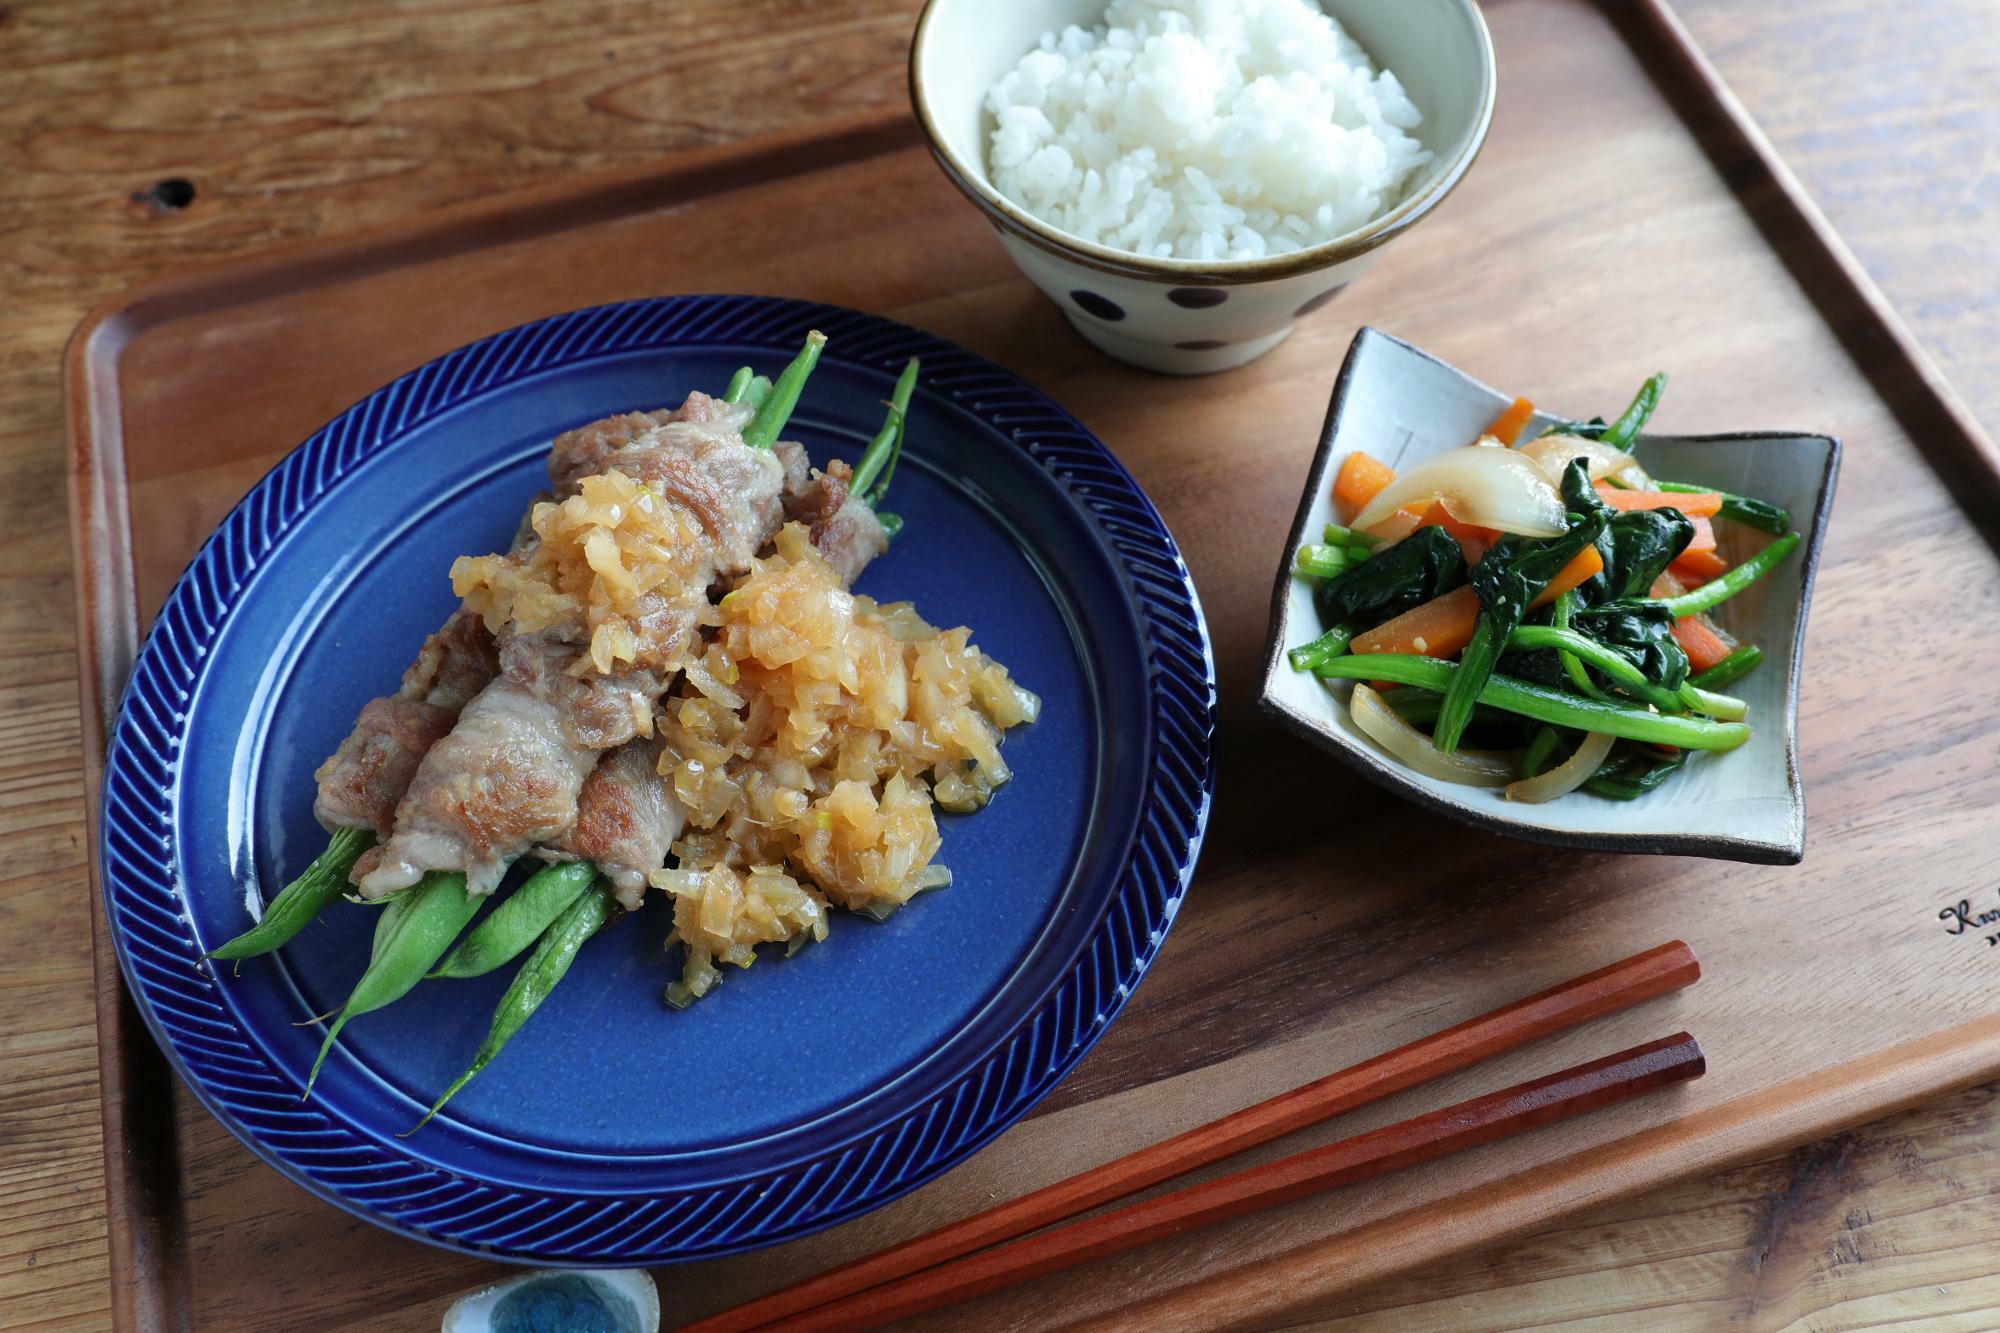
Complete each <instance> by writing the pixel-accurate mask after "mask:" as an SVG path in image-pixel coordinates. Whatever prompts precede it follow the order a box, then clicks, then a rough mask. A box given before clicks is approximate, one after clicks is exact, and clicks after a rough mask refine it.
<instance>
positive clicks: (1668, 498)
mask: <svg viewBox="0 0 2000 1333" xmlns="http://www.w3.org/2000/svg"><path fill="white" fill-rule="evenodd" d="M1597 495H1598V498H1599V499H1601V500H1603V501H1604V503H1606V504H1608V505H1610V506H1611V507H1612V508H1613V509H1618V510H1632V509H1678V510H1680V511H1681V512H1682V513H1683V514H1686V515H1687V516H1688V517H1689V518H1710V517H1712V516H1714V515H1716V514H1719V513H1721V512H1722V496H1721V495H1720V494H1719V493H1717V492H1715V491H1621V490H1619V489H1618V488H1617V487H1616V486H1610V485H1607V484H1605V483H1604V482H1601V481H1600V482H1598V483H1597Z"/></svg>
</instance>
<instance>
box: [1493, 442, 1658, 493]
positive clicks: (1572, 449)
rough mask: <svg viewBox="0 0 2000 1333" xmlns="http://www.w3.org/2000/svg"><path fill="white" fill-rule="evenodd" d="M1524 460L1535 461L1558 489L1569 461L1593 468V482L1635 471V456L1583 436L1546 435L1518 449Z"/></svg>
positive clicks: (1591, 476)
mask: <svg viewBox="0 0 2000 1333" xmlns="http://www.w3.org/2000/svg"><path fill="white" fill-rule="evenodd" d="M1516 452H1517V453H1519V454H1520V455H1521V456H1522V457H1523V458H1532V459H1534V460H1535V461H1536V462H1537V463H1540V464H1541V465H1542V471H1544V472H1546V473H1547V474H1548V477H1549V480H1550V481H1553V482H1555V483H1556V484H1557V485H1558V486H1560V485H1561V484H1562V479H1563V470H1564V469H1565V468H1567V467H1568V466H1569V465H1570V460H1571V459H1575V458H1581V459H1582V460H1583V461H1584V462H1585V463H1586V464H1588V465H1589V467H1590V479H1591V480H1592V481H1603V480H1604V479H1605V478H1606V477H1609V476H1613V475H1615V474H1617V473H1620V472H1624V471H1626V470H1627V469H1628V468H1635V467H1637V466H1638V464H1637V463H1635V462H1633V461H1632V455H1630V454H1628V453H1626V452H1625V451H1624V450H1622V449H1613V448H1612V447H1611V446H1610V445H1608V444H1606V443H1605V442H1604V441H1602V440H1586V439H1585V438H1583V436H1581V435H1544V436H1542V437H1541V438H1540V439H1535V440H1529V441H1528V442H1527V443H1526V444H1524V445H1522V446H1521V447H1520V449H1518V450H1516Z"/></svg>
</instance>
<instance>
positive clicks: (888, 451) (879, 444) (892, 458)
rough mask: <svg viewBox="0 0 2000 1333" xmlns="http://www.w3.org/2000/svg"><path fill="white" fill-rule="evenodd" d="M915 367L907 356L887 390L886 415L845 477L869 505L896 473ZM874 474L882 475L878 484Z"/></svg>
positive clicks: (878, 499)
mask: <svg viewBox="0 0 2000 1333" xmlns="http://www.w3.org/2000/svg"><path fill="white" fill-rule="evenodd" d="M917 369H918V362H917V359H916V358H915V357H911V358H910V363H909V364H908V365H906V366H904V367H903V373H902V374H900V375H898V376H897V377H896V387H895V388H894V389H893V390H891V391H890V394H889V414H888V417H887V419H886V420H884V421H883V423H882V429H881V430H879V431H876V432H875V438H874V439H872V440H870V441H869V442H868V447H867V448H866V449H863V450H862V451H861V460H860V461H859V462H858V463H856V464H855V465H854V476H853V477H852V478H850V479H849V481H848V489H849V490H850V491H851V492H852V493H853V494H855V495H858V496H860V497H861V500H862V503H864V504H866V505H867V506H868V507H869V508H871V509H873V508H874V507H875V506H876V505H878V504H880V503H882V499H883V497H884V496H886V495H887V494H888V493H889V479H890V478H891V477H893V476H895V475H896V460H897V459H899V458H901V457H902V456H903V435H904V431H905V428H906V426H907V424H908V421H909V415H910V395H911V394H913V393H915V392H916V388H917ZM877 476H880V477H881V479H882V480H881V484H880V485H877V484H876V481H875V479H876V477H877Z"/></svg>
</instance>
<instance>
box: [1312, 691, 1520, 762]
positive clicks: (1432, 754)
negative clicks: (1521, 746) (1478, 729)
mask: <svg viewBox="0 0 2000 1333" xmlns="http://www.w3.org/2000/svg"><path fill="white" fill-rule="evenodd" d="M1347 711H1348V712H1349V713H1351V714H1352V715H1353V717H1354V725H1355V726H1357V727H1359V728H1361V730H1362V732H1363V733H1365V734H1366V735H1367V737H1368V738H1369V739H1370V740H1372V741H1374V742H1375V743H1376V744H1377V745H1379V746H1381V747H1382V748H1383V749H1385V750H1387V751H1388V752H1389V753H1390V754H1392V755H1394V756H1396V758H1398V759H1400V760H1402V761H1403V762H1404V763H1405V764H1407V765H1409V766H1410V767H1411V768H1413V769H1415V770H1416V771H1417V772H1419V773H1421V774H1423V775H1424V776H1425V777H1427V778H1436V779H1437V780H1438V781H1439V782H1456V783H1458V784H1459V785H1461V786H1465V787H1504V786H1506V785H1507V784H1508V783H1509V782H1511V781H1513V780H1514V773H1515V760H1514V759H1513V758H1512V757H1511V756H1508V755H1504V754H1496V753H1494V752H1493V751H1491V750H1460V751H1458V752H1457V753H1455V754H1446V753H1445V752H1444V751H1442V750H1440V749H1438V748H1437V746H1435V745H1433V744H1431V738H1430V737H1428V736H1426V735H1424V733H1423V732H1421V731H1418V730H1417V729H1416V728H1415V727H1413V726H1411V725H1410V724H1409V723H1407V722H1405V721H1403V719H1402V718H1401V717H1400V716H1398V714H1397V712H1396V710H1395V709H1393V708H1391V707H1389V701H1388V700H1387V699H1384V698H1383V697H1382V696H1381V695H1379V694H1377V693H1376V692H1375V691H1374V690H1372V689H1370V688H1369V687H1368V686H1366V685H1360V684H1357V685H1356V686H1355V687H1354V695H1353V697H1352V698H1351V699H1350V700H1349V701H1348V705H1347Z"/></svg>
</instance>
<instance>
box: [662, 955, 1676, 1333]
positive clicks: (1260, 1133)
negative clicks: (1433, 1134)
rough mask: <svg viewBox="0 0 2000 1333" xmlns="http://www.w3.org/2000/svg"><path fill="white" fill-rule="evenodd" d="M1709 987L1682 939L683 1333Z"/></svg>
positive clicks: (727, 1323)
mask: <svg viewBox="0 0 2000 1333" xmlns="http://www.w3.org/2000/svg"><path fill="white" fill-rule="evenodd" d="M1700 976H1701V964H1700V963H1699V962H1697V961H1696V960H1695V956H1694V953H1693V951H1692V950H1690V949H1689V948H1688V947H1687V945H1685V944H1683V943H1682V942H1681V941H1679V940H1674V941H1672V942H1671V943H1668V944H1662V945H1660V946H1659V947H1658V948H1655V949H1648V950H1647V951H1646V952H1644V953H1641V954H1634V955H1633V956H1632V957H1630V958H1627V959H1624V960H1622V961H1620V962H1616V963H1613V964H1611V966H1609V967H1605V968H1600V969H1598V970H1597V971H1595V972H1592V973H1589V974H1588V975H1586V976H1581V977H1578V978H1576V979H1575V980H1573V981H1566V982H1564V983H1563V984H1562V985H1560V986H1554V987H1551V988H1550V989H1548V990H1545V991H1541V992H1538V993H1537V994H1534V995H1530V996H1528V997H1527V998H1526V999H1523V1000H1516V1001H1515V1002H1514V1003H1512V1004H1510V1005H1506V1006H1505V1007H1503V1008H1500V1009H1495V1010H1494V1011H1493V1012H1491V1013H1488V1014H1482V1015H1480V1016H1479V1017H1478V1018H1473V1019H1468V1020H1467V1021H1465V1022H1463V1023H1460V1024H1458V1025H1457V1026H1455V1027H1449V1028H1446V1029H1445V1030H1444V1031H1442V1032H1436V1033H1433V1034H1431V1035H1430V1036H1427V1037H1420V1038H1418V1039H1417V1040H1416V1041H1413V1042H1410V1043H1409V1044H1408V1045H1405V1046H1399V1047H1397V1048H1396V1049H1395V1050H1393V1051H1388V1052H1385V1053H1384V1054H1382V1055H1378V1056H1375V1057H1373V1058H1372V1059H1368V1060H1364V1061H1362V1062H1361V1063H1360V1064H1357V1065H1352V1066H1350V1067H1348V1068H1346V1069H1343V1070H1340V1071H1339V1072H1337V1073H1333V1074H1329V1075H1327V1076H1326V1077H1325V1078H1322V1079H1318V1080H1316V1081H1315V1082H1312V1083H1308V1084H1305V1085H1304V1086H1303V1087H1298V1088H1293V1089H1292V1090H1291V1091H1289V1092H1284V1093H1280V1094H1278V1095H1277V1096H1275V1097H1272V1098H1270V1099H1269V1100H1267V1101H1262V1102H1259V1103H1257V1104H1256V1105H1255V1106H1249V1107H1245V1108H1244V1109H1243V1110H1241V1111H1237V1112H1235V1113H1233V1114H1231V1115H1226V1116H1223V1117H1222V1118H1221V1119H1219V1120H1215V1121H1211V1122H1210V1123H1208V1124H1206V1125H1202V1126H1199V1127H1198V1128H1195V1129H1191V1130H1188V1131H1187V1132H1186V1133H1184V1134H1180V1135H1177V1136H1175V1137H1174V1138H1171V1139H1167V1140H1165V1141H1163V1142H1161V1143H1156V1144H1153V1145H1152V1146H1150V1147H1147V1148H1142V1149H1140V1150H1139V1151H1137V1152H1134V1153H1130V1154H1128V1155H1126V1156H1124V1157H1120V1158H1118V1159H1116V1160H1115V1161H1110V1162H1106V1163H1104V1164H1103V1165H1102V1166H1098V1167H1093V1168H1092V1169H1090V1170H1088V1171H1085V1172H1082V1173H1081V1174H1079V1175H1075V1176H1071V1177H1070V1178H1069V1179H1067V1180H1061V1181H1057V1182H1056V1183H1055V1184H1053V1185H1049V1186H1046V1187H1044V1188H1042V1189H1039V1190H1036V1191H1034V1192H1033V1193H1032V1194H1024V1195H1022V1196H1021V1197H1020V1198H1018V1199H1013V1200H1010V1201H1009V1202H1007V1203H1003V1204H1000V1205H999V1206H998V1207H995V1208H990V1209H988V1210H986V1211H985V1212H982V1213H978V1214H975V1215H974V1216H972V1217H968V1218H963V1219H961V1220H960V1221H957V1222H953V1223H949V1224H948V1225H946V1226H943V1227H939V1228H938V1229H937V1230H935V1231H931V1232H927V1233H925V1234H924V1235H921V1236H917V1237H914V1238H912V1239H910V1240H907V1241H904V1242H903V1243H902V1244H900V1245H894V1246H891V1247H890V1248H889V1249H886V1250H883V1251H881V1252H880V1253H877V1254H872V1255H869V1256H867V1257H866V1258H863V1259H858V1260H856V1261H854V1262H853V1263H849V1264H845V1265H842V1266H841V1267H839V1268H834V1269H830V1270H828V1271H827V1272H825V1273H821V1274H819V1275H817V1276H815V1277H811V1278H807V1279H806V1280H805V1281H803V1282H800V1283H797V1284H795V1285H793V1286H790V1287H786V1288H784V1289H782V1290H780V1291H775V1292H772V1293H771V1294H769V1295H767V1296H762V1297H759V1298H758V1299H756V1300H754V1301H749V1302H747V1303H745V1304H743V1305H739V1306H737V1307H735V1308H734V1309H731V1310H725V1311H722V1312H721V1313H719V1314H715V1315H711V1316H710V1317H708V1318H707V1319H703V1320H699V1321H697V1322H695V1323H693V1324H689V1325H687V1326H686V1328H685V1329H684V1330H683V1333H744V1330H748V1329H753V1328H759V1327H762V1326H764V1325H766V1324H772V1323H776V1322H779V1321H781V1320H790V1319H792V1318H793V1317H795V1316H797V1315H800V1314H803V1313H804V1312H806V1311H808V1310H811V1309H813V1308H815V1307H817V1306H821V1305H826V1304H828V1303H829V1302H833V1301H838V1300H841V1299H843V1298H845V1297H848V1296H852V1295H854V1294H855V1293H857V1292H861V1291H865V1290H867V1289H868V1288H871V1287H876V1286H879V1285H881V1284H883V1283H887V1282H893V1281H895V1280H897V1279H899V1278H903V1277H907V1276H909V1275H910V1274H913V1273H918V1272H921V1271H923V1270H924V1269H928V1268H932V1267H935V1266H936V1265H938V1264H942V1263H945V1262H947V1261H949V1260H952V1259H956V1258H958V1257H959V1256H961V1255H966V1254H970V1253H972V1252H973V1251H975V1250H983V1249H986V1248H987V1247H989V1246H993V1245H998V1244H1000V1243H1001V1242H1003V1241H1008V1240H1012V1239H1014V1238H1015V1237H1017V1236H1023V1235H1026V1234H1027V1233H1028V1232H1030V1231H1036V1230H1039V1229H1040V1228H1042V1227H1045V1226H1049V1225H1051V1224H1052V1223H1056V1222H1060V1221H1063V1220H1065V1219H1067V1218H1071V1217H1075V1216H1076V1215H1077V1214H1079V1213H1085V1212H1088V1211H1090V1210H1091V1209H1093V1208H1096V1207H1099V1206H1101V1205H1103V1204H1106V1203H1109V1202H1111V1201H1112V1200H1114V1199H1122V1198H1124V1197H1125V1196H1127V1195H1129V1194H1135V1193H1137V1192H1138V1191H1140V1190H1143V1189H1149V1188H1151V1187H1152V1186H1154V1185H1157V1184H1160V1183H1161V1182H1162V1181H1167V1180H1171V1179H1173V1178H1174V1177H1175V1176H1179V1175H1184V1174H1186V1173H1187V1172H1189V1171H1193V1170H1196V1169H1197V1168H1199V1167H1203V1166H1207V1165H1210V1164H1211V1163H1214V1162H1219V1161H1221V1160H1223V1159H1224V1158H1226V1157H1231V1156H1234V1155H1235V1154H1237V1153H1240V1152H1243V1151H1245V1150H1247V1149H1250V1148H1254V1147H1256V1146H1258V1145H1259V1144H1264V1143H1269V1142H1271V1141H1273V1140H1275V1139H1279V1138H1282V1137H1284V1136H1285V1135H1287V1134H1291V1133H1293V1132H1295V1131H1297V1130H1300V1129H1304V1128H1305V1127H1307V1126H1308V1125H1314V1124H1317V1123H1319V1122H1320V1121H1322V1120H1326V1119H1329V1118H1331V1117H1333V1116H1336V1115H1340V1114H1343V1113H1345V1112H1347V1111H1351V1110H1353V1109H1355V1108H1356V1107H1359V1106H1366V1105H1367V1104H1368V1103H1370V1102H1374V1101H1378V1100H1380V1099H1381V1098H1384V1097H1387V1096H1389V1095H1391V1094H1392V1093H1397V1092H1401V1091H1403V1090H1404V1089H1406V1088H1411V1087H1415V1086H1416V1085H1418V1084H1420V1083H1425V1082H1428V1081H1430V1080H1431V1079H1434V1078H1439V1077H1442V1076H1443V1075H1445V1074H1449V1073H1454V1072H1456V1071H1458V1070H1461V1069H1465V1068H1468V1067H1470V1066H1472V1065H1475V1064H1477V1063H1479V1062H1480V1061H1481V1060H1485V1059H1487V1058H1488V1057H1490V1056H1494V1055H1498V1054H1500V1053H1502V1052H1504V1051H1511V1050H1513V1049H1515V1048H1517V1047H1520V1046H1524V1045H1526V1044H1527V1043H1529V1042H1531V1041H1535V1040H1538V1039H1539V1038H1542V1037H1547V1036H1551V1035H1553V1034H1555V1033H1557V1032H1562V1031H1566V1030H1567V1029H1569V1028H1572V1027H1575V1026H1576V1025H1578V1024H1579V1023H1585V1022H1589V1021H1590V1020H1592V1019H1595V1018H1601V1017H1603V1016H1604V1015H1606V1014H1613V1013H1617V1012H1618V1011H1619V1010H1621V1009H1626V1008H1629V1007H1631V1006H1632V1005H1635V1004H1638V1003H1640V1002H1641V1001H1643V1000H1650V999H1653V998H1654V997H1656V996H1660V995H1665V994H1667V993H1669V992H1670V991H1676V990H1679V989H1680V988H1681V987H1683V986H1687V985H1691V984H1693V982H1694V981H1695V980H1697V979H1698V978H1699V977H1700Z"/></svg>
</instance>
